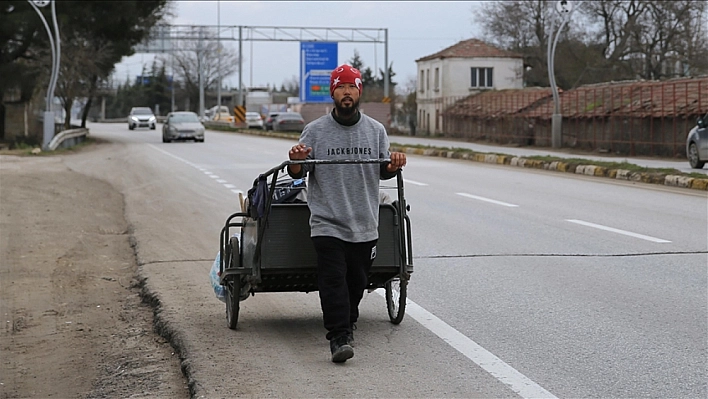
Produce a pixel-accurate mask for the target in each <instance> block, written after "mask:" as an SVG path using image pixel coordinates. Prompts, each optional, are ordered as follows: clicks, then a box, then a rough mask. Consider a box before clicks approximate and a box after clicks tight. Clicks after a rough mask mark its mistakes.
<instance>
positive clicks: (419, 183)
mask: <svg viewBox="0 0 708 399" xmlns="http://www.w3.org/2000/svg"><path fill="white" fill-rule="evenodd" d="M403 181H404V182H406V183H410V184H413V185H416V186H427V185H428V183H421V182H419V181H415V180H408V179H403Z"/></svg>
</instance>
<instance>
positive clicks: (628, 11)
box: [474, 0, 708, 89]
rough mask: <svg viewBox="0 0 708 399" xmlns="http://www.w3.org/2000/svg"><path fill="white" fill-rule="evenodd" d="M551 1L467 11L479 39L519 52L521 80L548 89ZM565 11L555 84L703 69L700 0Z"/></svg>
mask: <svg viewBox="0 0 708 399" xmlns="http://www.w3.org/2000/svg"><path fill="white" fill-rule="evenodd" d="M557 3H558V1H548V0H516V1H498V2H485V3H484V4H483V5H481V10H480V12H479V13H478V14H476V15H475V16H474V19H475V21H476V23H477V24H479V26H480V27H481V28H482V32H483V34H484V39H485V40H486V41H488V42H490V43H491V44H493V45H496V46H498V47H500V48H502V49H505V50H510V51H514V52H517V53H520V54H522V55H523V56H524V64H525V67H526V68H525V69H526V71H525V75H524V80H525V83H526V85H527V86H543V87H548V86H549V81H548V55H547V48H548V47H547V46H548V41H549V36H550V35H549V33H550V30H551V26H555V29H556V30H557V29H558V27H559V26H560V25H561V23H560V22H561V18H562V17H561V15H560V14H559V13H558V12H557V10H556V4H557ZM568 3H570V4H571V5H573V4H580V6H579V7H577V9H576V10H574V11H573V13H572V14H571V20H570V22H569V23H568V24H567V25H566V26H565V28H564V29H563V31H562V32H560V35H561V36H560V37H559V41H558V45H557V50H556V54H555V56H556V62H555V66H556V68H555V76H556V80H557V83H558V86H559V87H561V88H564V89H570V88H573V87H577V86H580V85H583V84H591V83H600V82H608V81H621V80H635V79H645V80H660V79H667V78H673V77H685V76H699V75H704V74H706V73H708V2H706V1H692V0H671V1H653V0H601V1H584V2H568Z"/></svg>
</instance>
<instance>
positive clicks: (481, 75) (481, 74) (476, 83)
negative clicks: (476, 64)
mask: <svg viewBox="0 0 708 399" xmlns="http://www.w3.org/2000/svg"><path fill="white" fill-rule="evenodd" d="M470 71H471V73H470V87H489V88H492V87H494V79H493V77H492V76H493V75H492V68H470Z"/></svg>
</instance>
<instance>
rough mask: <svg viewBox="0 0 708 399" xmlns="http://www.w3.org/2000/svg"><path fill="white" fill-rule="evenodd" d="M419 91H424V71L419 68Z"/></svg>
mask: <svg viewBox="0 0 708 399" xmlns="http://www.w3.org/2000/svg"><path fill="white" fill-rule="evenodd" d="M420 92H421V93H424V92H425V71H423V70H422V69H421V70H420Z"/></svg>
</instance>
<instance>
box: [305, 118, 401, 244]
mask: <svg viewBox="0 0 708 399" xmlns="http://www.w3.org/2000/svg"><path fill="white" fill-rule="evenodd" d="M300 143H302V144H305V145H306V146H308V147H312V152H311V153H310V154H309V155H308V159H318V160H322V159H327V160H329V159H332V160H334V159H337V160H345V159H377V158H390V156H391V155H390V153H389V141H388V136H387V135H386V129H385V128H384V126H383V125H382V124H381V123H379V122H378V121H376V120H374V119H372V118H370V117H368V116H366V115H364V114H361V119H360V120H359V122H357V123H356V124H354V125H352V126H343V125H341V124H339V123H337V121H335V120H334V118H333V117H332V114H331V113H330V114H327V115H325V116H322V117H320V118H318V119H317V120H314V121H312V122H311V123H309V124H308V125H307V126H305V129H304V130H303V131H302V134H301V135H300ZM303 170H304V172H305V173H306V174H307V176H308V180H307V185H308V188H307V203H308V205H309V207H310V214H311V216H310V230H311V233H310V235H311V236H312V237H317V236H329V237H336V238H339V239H341V240H344V241H347V242H366V241H372V240H376V239H378V237H379V231H378V223H379V180H380V179H381V178H384V179H386V178H390V177H391V176H383V177H382V176H381V172H380V171H381V165H380V164H376V163H372V164H333V165H322V164H320V165H303Z"/></svg>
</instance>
